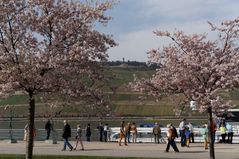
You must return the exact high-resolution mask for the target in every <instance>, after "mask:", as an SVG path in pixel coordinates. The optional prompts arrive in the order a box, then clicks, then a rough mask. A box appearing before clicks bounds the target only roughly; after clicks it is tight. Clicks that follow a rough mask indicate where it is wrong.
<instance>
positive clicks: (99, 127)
mask: <svg viewBox="0 0 239 159" xmlns="http://www.w3.org/2000/svg"><path fill="white" fill-rule="evenodd" d="M97 129H98V130H99V133H100V142H102V141H103V133H104V127H103V125H102V123H100V124H99V125H98V126H97Z"/></svg>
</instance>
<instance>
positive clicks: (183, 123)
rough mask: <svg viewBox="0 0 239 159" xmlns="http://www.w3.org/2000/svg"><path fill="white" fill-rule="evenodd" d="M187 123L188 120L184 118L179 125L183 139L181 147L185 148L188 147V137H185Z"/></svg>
mask: <svg viewBox="0 0 239 159" xmlns="http://www.w3.org/2000/svg"><path fill="white" fill-rule="evenodd" d="M185 122H186V119H185V118H184V119H183V120H182V121H181V122H180V124H179V126H178V127H179V134H180V137H181V141H180V142H181V147H184V146H185V145H186V137H185Z"/></svg>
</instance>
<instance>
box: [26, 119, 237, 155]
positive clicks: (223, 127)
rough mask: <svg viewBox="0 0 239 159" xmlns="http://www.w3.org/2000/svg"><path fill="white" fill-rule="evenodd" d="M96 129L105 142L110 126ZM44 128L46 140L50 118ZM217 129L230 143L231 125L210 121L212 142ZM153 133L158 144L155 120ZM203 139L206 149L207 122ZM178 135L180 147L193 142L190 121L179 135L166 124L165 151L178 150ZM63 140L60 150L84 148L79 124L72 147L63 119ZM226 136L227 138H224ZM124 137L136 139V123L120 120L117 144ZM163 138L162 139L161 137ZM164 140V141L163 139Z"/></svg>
mask: <svg viewBox="0 0 239 159" xmlns="http://www.w3.org/2000/svg"><path fill="white" fill-rule="evenodd" d="M97 129H98V131H99V141H100V142H103V141H104V142H107V141H108V139H109V132H110V130H109V129H110V128H109V126H108V124H107V123H105V124H104V125H103V124H102V123H99V125H98V126H97ZM45 130H46V140H48V139H49V137H50V134H51V131H52V130H53V125H52V123H51V121H50V120H48V121H47V122H46V124H45ZM217 130H219V131H220V133H221V140H220V142H221V143H232V138H233V128H232V125H230V124H229V123H226V122H225V120H221V121H220V123H219V124H218V126H217V124H216V122H212V124H211V131H212V142H215V135H216V131H217ZM24 131H25V135H24V140H27V134H28V132H29V126H28V124H27V125H26V126H25V130H24ZM33 133H34V135H33V136H35V135H36V130H35V129H34V132H33ZM152 133H153V135H154V142H155V143H157V144H159V143H160V142H162V141H160V139H161V140H162V139H163V137H162V135H161V128H160V125H159V124H158V123H157V122H156V123H155V125H154V127H153V131H152ZM200 133H201V134H202V137H203V140H204V148H205V149H208V143H209V135H208V133H209V130H208V124H204V125H203V129H201V132H200ZM85 134H86V141H90V140H91V139H90V138H91V127H90V124H87V127H86V133H85ZM179 136H180V144H181V147H184V146H187V147H189V143H194V130H193V126H192V124H191V123H190V122H188V123H186V119H183V120H182V121H181V122H180V124H179V135H178V132H177V130H176V128H175V127H174V126H173V124H171V123H170V124H168V125H167V140H168V141H167V147H166V150H165V151H166V152H168V151H169V149H170V146H171V147H172V148H173V149H174V151H175V152H179V150H178V148H177V145H176V142H175V139H176V138H178V137H179ZM62 137H63V140H64V146H63V149H62V151H65V150H66V147H67V146H68V147H69V149H70V151H72V150H76V149H77V147H78V144H79V143H80V145H81V150H84V145H83V142H82V129H81V126H80V124H78V125H77V129H76V136H75V140H76V144H75V147H73V146H72V145H71V144H70V143H69V138H70V137H71V127H70V125H69V124H68V122H67V120H64V127H63V134H62ZM226 137H228V138H227V140H226ZM123 139H124V145H126V146H127V145H128V144H127V143H130V142H131V141H132V142H133V143H136V139H137V127H136V124H135V123H134V122H133V123H130V122H128V123H127V124H125V122H124V121H122V122H121V124H120V138H119V146H121V143H122V140H123ZM163 140H164V139H163ZM163 142H165V141H163Z"/></svg>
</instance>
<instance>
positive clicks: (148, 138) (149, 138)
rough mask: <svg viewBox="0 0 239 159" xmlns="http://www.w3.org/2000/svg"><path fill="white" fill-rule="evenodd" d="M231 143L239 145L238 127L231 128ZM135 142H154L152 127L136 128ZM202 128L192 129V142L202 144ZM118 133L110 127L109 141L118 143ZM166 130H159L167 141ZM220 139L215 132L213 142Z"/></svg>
mask: <svg viewBox="0 0 239 159" xmlns="http://www.w3.org/2000/svg"><path fill="white" fill-rule="evenodd" d="M233 128H234V129H233V143H239V126H233ZM137 131H138V133H137V140H136V142H154V135H153V133H152V132H153V128H152V127H149V128H148V127H140V128H137ZM177 131H178V135H179V130H178V128H177ZM201 132H202V128H194V142H203V141H204V140H203V138H202V134H201ZM119 133H120V128H119V127H112V128H111V135H110V140H111V141H118V140H119ZM166 134H167V128H165V127H162V128H161V136H162V138H163V139H164V140H165V141H167V137H166ZM220 139H221V135H220V132H219V131H217V132H216V137H215V142H219V140H220ZM131 140H132V137H131V138H130V141H131ZM176 141H177V142H180V137H179V138H176Z"/></svg>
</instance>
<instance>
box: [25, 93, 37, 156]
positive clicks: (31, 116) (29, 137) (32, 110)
mask: <svg viewBox="0 0 239 159" xmlns="http://www.w3.org/2000/svg"><path fill="white" fill-rule="evenodd" d="M34 116H35V99H34V98H33V96H32V95H30V101H29V114H28V122H29V125H28V126H29V127H28V135H27V140H26V159H32V152H33V140H34V133H35V132H34V129H35V127H34Z"/></svg>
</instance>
